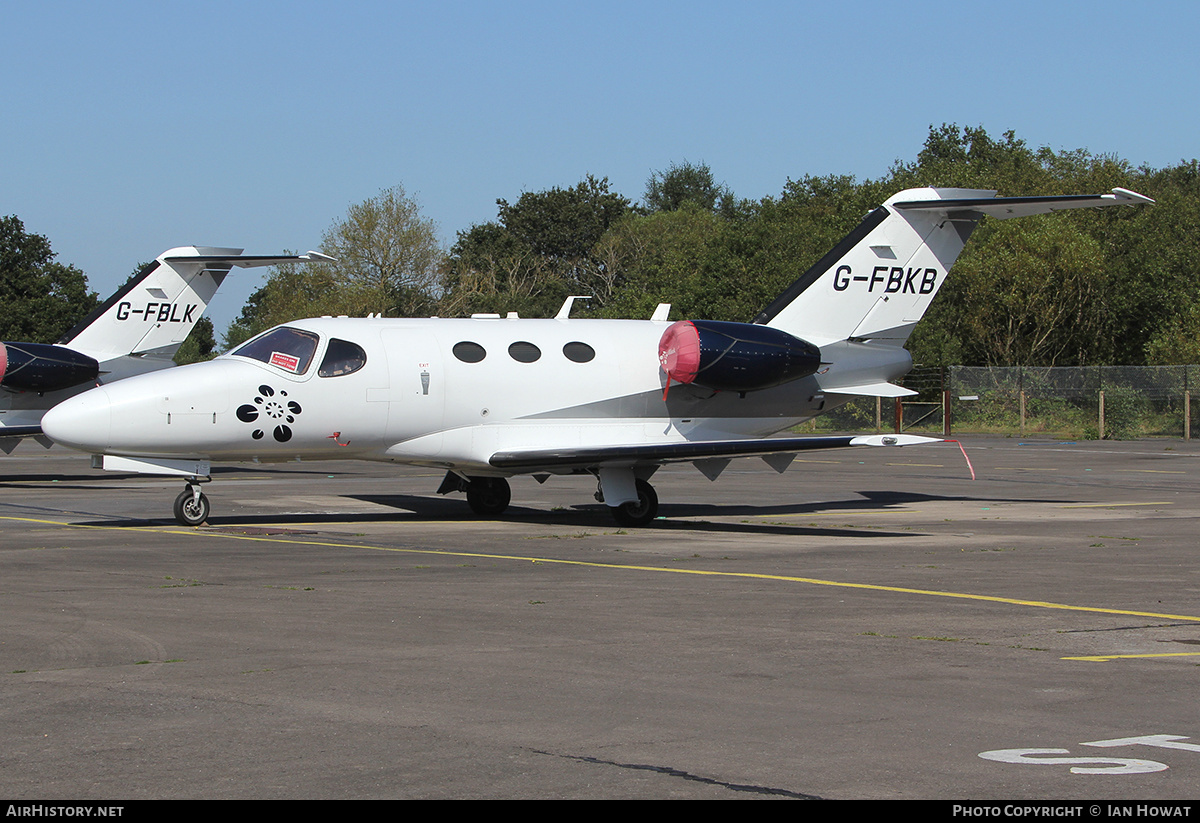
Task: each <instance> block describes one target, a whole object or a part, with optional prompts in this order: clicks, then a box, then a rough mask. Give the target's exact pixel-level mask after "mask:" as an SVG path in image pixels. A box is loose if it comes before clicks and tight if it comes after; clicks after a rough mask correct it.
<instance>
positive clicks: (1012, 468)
mask: <svg viewBox="0 0 1200 823" xmlns="http://www.w3.org/2000/svg"><path fill="white" fill-rule="evenodd" d="M996 468H997V469H998V470H1000V471H1008V472H1056V471H1058V469H1038V468H1034V467H1033V466H996Z"/></svg>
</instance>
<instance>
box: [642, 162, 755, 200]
mask: <svg viewBox="0 0 1200 823" xmlns="http://www.w3.org/2000/svg"><path fill="white" fill-rule="evenodd" d="M642 201H643V202H644V203H645V204H646V208H647V209H649V210H650V211H652V212H655V211H676V210H678V209H680V208H682V207H683V205H684V204H685V203H693V204H695V205H696V206H699V207H700V208H702V209H704V210H705V211H717V210H718V208H720V209H721V210H728V209H729V208H732V206H733V192H731V191H730V190H729V188H728V187H727V186H726V185H725V184H724V183H717V182H716V181H715V180H714V179H713V173H712V169H710V168H709V167H708V164H707V163H695V164H693V163H689V162H688V161H686V160H684V161H683V162H682V163H678V164H677V163H672V164H671V165H670V167H669V168H668V169H667V170H666V171H656V172H653V173H652V174H651V175H650V179H649V180H647V181H646V193H645V194H644V195H643V196H642Z"/></svg>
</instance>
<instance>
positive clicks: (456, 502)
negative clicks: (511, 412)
mask: <svg viewBox="0 0 1200 823" xmlns="http://www.w3.org/2000/svg"><path fill="white" fill-rule="evenodd" d="M857 494H858V495H860V497H859V498H852V499H842V500H831V501H805V502H797V503H770V504H765V505H754V504H748V503H686V502H683V503H664V504H662V506H661V509H660V511H661V512H662V513H663V516H661V517H660V518H658V519H657V520H655V521H653V522H652V523H651V524H650V525H648V526H646V528H648V529H659V530H664V529H669V530H672V531H695V532H709V533H719V532H724V533H742V534H793V535H820V536H827V537H858V538H862V537H919V536H921V535H922V532H920V531H907V530H906V531H888V530H881V529H874V528H873V529H870V530H867V529H863V528H855V527H852V526H834V525H832V524H831V525H829V526H825V525H821V524H817V523H812V522H807V523H805V522H802V521H799V522H795V523H790V522H780V521H778V520H776V521H770V520H767V521H758V522H748V521H746V520H742V521H739V522H730V521H729V520H727V519H726V518H772V517H789V518H803V517H804V516H805V515H814V516H815V515H818V514H820V515H823V516H828V515H829V514H831V513H837V514H845V515H847V516H851V515H853V514H855V513H856V512H862V511H878V510H880V509H889V508H895V509H897V510H899V509H900V508H901V507H904V506H913V505H921V504H923V503H945V502H964V503H975V502H978V503H981V504H987V505H994V504H996V503H1004V502H1009V503H1058V504H1065V503H1071V502H1077V501H1073V500H1064V499H1054V500H1049V499H1046V500H1040V499H1039V500H1033V499H1029V498H1013V499H1002V498H997V497H995V496H987V497H978V498H977V497H972V496H970V495H935V494H923V493H918V492H908V491H890V490H888V491H860V492H857ZM343 497H345V498H346V499H348V500H356V501H360V502H364V503H371V504H374V505H376V506H379V507H380V510H378V511H369V512H363V511H355V512H328V511H326V512H320V513H312V514H306V513H297V512H289V513H287V514H284V515H278V514H275V515H272V514H244V515H238V514H232V515H223V516H217V517H213V518H211V519H210V520H209V521H208V522H207V524H206V526H207V527H208V528H213V529H246V530H253V531H254V533H264V532H269V531H272V530H278V531H280V532H287V533H293V534H294V533H296V532H297V531H307V532H314V531H319V530H321V529H322V527H324V526H330V527H332V526H338V525H349V524H355V523H387V522H394V523H403V522H405V521H413V520H421V521H445V522H447V523H469V522H472V521H476V520H478V518H476V517H475V515H473V514H471V512H470V510H469V509H468V508H467V505H466V502H465V501H464V500H462V499H461V498H459V497H436V496H431V495H408V494H378V495H371V494H350V495H343ZM388 509H390V510H391V511H388ZM72 514H87V513H84V512H72ZM705 518H722V520H720V521H718V520H709V519H705ZM492 519H493V520H496V521H500V522H508V523H512V524H513V525H521V524H523V523H528V524H531V525H533V524H538V525H561V526H572V527H584V526H587V527H593V528H603V529H616V528H619V527H618V526H617V524H615V523H614V522H613V520H612V517H611V515H610V514H609V511H608V508H607V507H606V506H604V505H602V504H600V503H590V504H579V505H574V506H571V507H570V508H555V509H550V510H546V509H534V508H529V507H526V506H520V505H513V506H510V507H509V508H508V510H507V511H506V512H505V513H504V514H503V515H501V516H500V517H497V518H492ZM76 525H96V526H99V525H103V526H110V527H128V526H162V525H171V526H174V525H176V524H175V522H174V520H171V519H169V518H155V519H132V518H130V519H97V520H89V521H87V522H82V521H81V522H78V523H77V524H76Z"/></svg>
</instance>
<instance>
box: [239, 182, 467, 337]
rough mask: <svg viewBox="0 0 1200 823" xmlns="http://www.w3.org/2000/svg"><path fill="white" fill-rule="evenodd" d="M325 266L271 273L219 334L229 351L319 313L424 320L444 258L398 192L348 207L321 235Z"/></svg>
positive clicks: (432, 233) (432, 229)
mask: <svg viewBox="0 0 1200 823" xmlns="http://www.w3.org/2000/svg"><path fill="white" fill-rule="evenodd" d="M320 248H321V251H322V252H324V253H325V254H328V255H329V256H331V257H333V258H334V261H333V262H331V263H287V264H283V265H280V266H276V267H275V268H273V269H272V270H271V273H270V275H268V277H267V282H266V283H265V285H263V287H262V288H260V289H259V290H258V291H256V292H255V293H254V294H252V295H251V296H250V299H249V300H248V301H247V302H246V305H245V306H243V307H242V313H241V316H240V317H239V318H238V319H237V320H235V321H234V322H233V323H232V324H231V325H230V327H229V329H228V331H227V332H226V334H225V345H226V346H227V347H232V346H236V345H237V344H238V343H240V342H242V341H243V340H246V339H248V338H249V337H251V336H253V335H255V334H258V333H259V332H261V331H265V330H266V329H268V328H270V327H271V326H275V325H278V324H280V323H287V322H289V321H291V320H296V319H298V318H302V317H312V316H319V315H326V314H335V315H336V314H346V315H352V316H357V315H364V314H369V313H378V314H383V315H385V316H389V317H398V316H400V317H402V316H416V315H422V314H429V313H430V312H431V311H432V310H433V308H434V306H435V302H436V300H437V298H438V296H439V283H438V272H439V267H440V265H441V261H442V258H443V256H444V253H443V251H442V248H441V245H440V244H439V242H438V237H437V226H436V224H435V223H434V222H433V221H432V220H429V219H427V218H425V217H422V216H421V212H420V207H419V206H418V204H417V202H416V200H415V199H413V198H412V197H410V196H409V195H408V194H407V193H406V192H405V190H404V187H403V186H400V185H396V186H393V187H392V188H390V189H384V190H383V191H381V192H380V193H379V194H378V195H377V196H375V197H372V198H371V199H369V200H366V201H363V202H362V203H358V204H355V205H352V206H351V207H350V208H349V209H348V210H347V212H346V217H345V218H344V219H342V220H338V221H335V222H334V224H333V225H332V226H330V227H329V229H327V230H326V231H325V234H324V236H323V237H322V240H321V247H320Z"/></svg>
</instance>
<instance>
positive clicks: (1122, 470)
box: [1117, 469, 1187, 474]
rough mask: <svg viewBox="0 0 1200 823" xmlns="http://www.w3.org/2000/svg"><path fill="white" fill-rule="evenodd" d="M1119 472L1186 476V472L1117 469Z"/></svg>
mask: <svg viewBox="0 0 1200 823" xmlns="http://www.w3.org/2000/svg"><path fill="white" fill-rule="evenodd" d="M1117 471H1119V472H1140V473H1142V474H1187V472H1177V471H1169V470H1167V469H1117Z"/></svg>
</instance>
